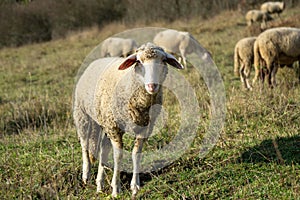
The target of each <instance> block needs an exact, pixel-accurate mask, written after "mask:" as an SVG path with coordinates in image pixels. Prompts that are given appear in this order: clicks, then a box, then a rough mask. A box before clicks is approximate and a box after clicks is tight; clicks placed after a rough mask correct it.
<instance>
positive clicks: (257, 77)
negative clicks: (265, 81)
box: [252, 66, 262, 84]
mask: <svg viewBox="0 0 300 200" xmlns="http://www.w3.org/2000/svg"><path fill="white" fill-rule="evenodd" d="M254 68H255V75H254V78H253V80H252V84H255V83H256V81H257V80H258V79H259V77H260V76H261V73H262V72H261V70H260V67H259V66H254Z"/></svg>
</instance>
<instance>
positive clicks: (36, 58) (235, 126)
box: [0, 0, 300, 199]
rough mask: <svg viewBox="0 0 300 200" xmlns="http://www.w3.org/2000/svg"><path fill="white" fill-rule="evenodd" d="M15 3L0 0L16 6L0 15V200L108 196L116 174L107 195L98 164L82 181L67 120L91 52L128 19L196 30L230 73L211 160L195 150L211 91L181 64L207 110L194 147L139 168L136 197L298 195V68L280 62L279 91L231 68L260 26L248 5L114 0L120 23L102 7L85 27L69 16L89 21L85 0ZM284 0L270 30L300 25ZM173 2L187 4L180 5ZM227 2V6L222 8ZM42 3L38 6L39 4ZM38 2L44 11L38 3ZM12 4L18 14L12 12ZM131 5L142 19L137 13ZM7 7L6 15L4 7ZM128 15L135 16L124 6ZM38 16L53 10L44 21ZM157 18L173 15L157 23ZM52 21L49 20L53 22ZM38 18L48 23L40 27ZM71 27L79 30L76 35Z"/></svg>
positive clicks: (126, 194) (162, 138)
mask: <svg viewBox="0 0 300 200" xmlns="http://www.w3.org/2000/svg"><path fill="white" fill-rule="evenodd" d="M11 2H12V1H5V4H3V3H1V6H4V7H6V6H8V7H9V8H10V9H11V10H10V11H11V12H8V11H7V10H3V11H2V10H1V12H0V15H1V18H0V21H1V29H0V31H1V34H0V35H1V36H0V40H1V41H6V42H7V43H5V44H4V43H2V42H1V44H2V49H1V50H0V58H1V59H0V91H1V93H0V155H1V157H0V197H1V198H2V199H96V198H98V199H105V198H106V199H109V198H110V196H109V194H110V192H111V188H110V186H109V181H110V179H111V171H108V178H107V180H106V183H107V187H106V188H105V191H104V193H102V194H96V193H95V191H96V186H95V184H94V181H95V176H96V171H97V167H96V166H95V167H94V168H93V175H92V180H91V181H90V183H89V184H88V185H87V186H83V185H82V183H81V181H82V180H81V148H80V145H79V141H78V139H77V135H76V130H75V127H74V124H73V120H72V92H73V87H74V78H75V76H76V73H77V70H78V69H79V67H80V65H81V62H82V61H83V60H84V58H85V57H86V55H87V54H88V53H89V52H90V51H91V50H92V49H93V48H94V47H95V46H96V45H98V44H99V43H100V42H101V41H102V40H103V39H105V38H107V37H108V36H111V35H112V34H114V33H118V32H120V31H123V30H126V29H128V28H132V27H143V26H145V25H149V26H160V27H168V28H174V29H177V30H184V31H189V32H191V33H192V34H193V36H194V37H195V38H196V39H197V40H198V41H199V42H200V43H201V44H202V45H203V46H204V47H205V48H206V49H208V50H209V51H210V52H211V53H212V55H213V58H214V61H215V63H216V65H217V66H218V68H219V70H220V72H221V74H222V78H223V80H224V84H225V88H226V96H227V100H226V105H227V113H226V122H225V127H224V129H223V130H222V133H221V138H220V140H219V141H218V143H217V145H216V146H215V148H214V149H213V150H212V151H211V152H210V153H209V154H208V155H207V156H206V157H205V158H200V157H199V148H200V147H199V145H200V143H201V138H202V135H203V133H205V130H206V128H207V124H208V122H209V103H210V102H209V96H208V94H207V90H206V87H205V84H204V83H203V82H201V81H199V77H194V76H193V73H188V72H184V74H185V76H187V78H188V79H189V80H190V81H191V83H192V85H193V86H194V87H195V88H196V91H197V92H196V93H197V96H198V100H199V106H200V108H201V109H203V115H202V116H203V118H202V119H201V123H200V124H199V128H198V130H197V136H198V137H197V138H196V139H195V141H194V143H193V144H192V146H191V148H190V150H189V151H188V152H186V153H185V154H184V156H182V157H181V158H180V159H179V160H177V161H175V162H174V163H172V164H171V165H169V166H168V167H165V168H164V169H161V170H160V171H158V172H152V173H146V174H142V175H141V176H142V177H141V180H142V184H143V187H142V189H141V191H140V193H139V196H138V198H139V199H165V198H167V199H299V198H300V196H299V194H300V136H299V132H300V123H299V121H300V85H299V78H298V77H297V76H296V69H289V68H283V69H280V70H279V72H278V87H277V88H275V89H273V90H270V89H268V88H265V89H264V90H263V91H260V90H258V89H257V88H256V89H255V90H254V91H253V92H249V91H245V90H243V88H242V87H241V83H240V81H239V78H237V77H234V76H233V48H234V45H235V43H236V42H237V41H238V40H239V39H241V38H243V37H245V36H249V35H255V34H258V33H259V32H260V30H259V28H258V27H259V26H253V27H251V28H249V27H246V22H245V20H244V15H243V12H244V11H245V10H244V8H245V7H243V6H244V5H243V4H239V5H238V4H237V3H236V4H235V3H234V2H235V1H232V2H233V3H229V2H231V1H228V2H227V1H211V4H210V5H205V4H203V5H205V6H208V7H207V10H210V12H207V13H206V14H204V13H201V12H199V13H198V14H197V12H196V11H194V9H192V10H190V12H189V14H185V13H188V10H189V9H190V8H188V6H192V5H194V7H195V10H197V9H201V7H200V6H199V7H198V8H197V7H196V6H195V4H196V3H195V2H194V1H190V3H191V4H190V5H186V4H184V5H183V4H182V3H181V2H182V1H180V0H178V1H174V2H173V1H172V4H171V5H172V6H168V4H163V5H162V6H161V7H159V8H161V10H164V9H166V10H167V11H169V15H167V14H166V12H160V13H157V12H153V13H152V11H151V9H152V7H149V6H145V9H146V8H148V9H149V10H148V11H147V12H142V9H138V7H139V6H140V7H143V6H144V5H149V3H148V1H143V2H144V4H141V3H140V1H138V0H136V1H130V0H128V1H126V5H130V6H128V7H126V8H127V9H129V8H130V9H129V10H127V9H125V11H124V9H123V7H122V6H125V4H124V5H123V1H120V4H113V5H112V7H111V8H112V9H113V11H114V14H116V18H118V17H117V16H118V15H119V16H120V18H119V20H117V21H114V19H112V18H111V19H108V21H105V20H106V18H105V16H106V15H104V14H103V15H99V17H100V18H99V19H102V18H101V16H102V17H103V19H105V20H104V21H101V20H100V21H99V22H100V23H99V24H100V25H99V24H98V25H97V26H96V27H95V26H93V28H84V29H83V27H87V26H89V25H84V26H79V25H78V26H76V25H75V24H76V23H79V24H81V22H77V20H78V18H73V17H71V16H73V15H70V13H74V16H81V17H80V19H82V20H87V21H88V19H89V18H88V14H87V13H88V12H86V10H84V9H83V5H84V4H85V3H84V2H85V1H64V0H63V1H62V2H65V4H62V5H60V3H59V2H58V1H55V0H53V1H46V0H40V1H38V0H36V1H32V2H29V1H28V2H21V3H20V2H19V3H18V4H16V3H14V2H13V3H11ZM49 2H52V3H53V4H51V5H53V6H58V5H60V6H58V7H57V8H56V9H59V8H62V7H61V6H65V10H63V11H64V12H63V13H61V12H58V11H57V10H56V9H51V8H53V7H51V6H49V5H50V4H46V3H49ZM86 2H89V3H86V6H87V7H88V8H90V7H93V6H92V5H98V6H100V7H101V5H102V6H104V4H105V3H107V5H108V4H109V1H107V2H106V1H101V2H102V3H103V4H102V3H101V4H100V3H99V2H98V1H86ZM91 2H94V3H95V4H93V3H91ZM137 2H139V4H137ZM149 2H150V1H149ZM164 2H168V1H164ZM176 2H179V3H180V4H176ZM185 2H186V1H185ZM241 2H242V1H241ZM247 2H248V3H247V4H246V5H245V6H246V7H256V6H257V5H256V4H253V5H252V4H250V3H249V2H250V1H247ZM252 2H253V1H252ZM147 3H148V4H147ZM288 3H289V4H288V5H289V6H288V7H287V10H286V11H284V12H283V13H282V16H281V19H279V18H276V19H275V20H274V21H273V22H272V23H271V24H270V27H275V26H294V27H298V28H299V27H300V14H299V9H300V7H299V6H298V4H297V2H296V1H288ZM43 5H47V6H43ZM70 5H72V6H75V5H76V6H77V9H78V10H77V11H76V9H74V10H73V9H67V8H68V6H70ZM138 5H139V6H138ZM142 5H143V6H142ZM176 5H180V6H179V7H178V6H177V7H176ZM226 5H228V7H226ZM114 6H116V7H114ZM185 6H186V7H185ZM218 6H219V7H218ZM222 6H223V8H224V9H225V8H228V9H225V10H224V11H222V9H221V8H222ZM39 7H40V11H39V9H37V8H39ZM100 7H99V8H100ZM34 8H35V9H34ZM103 8H106V6H104V7H103ZM203 8H204V7H203ZM203 8H202V9H203ZM218 8H219V9H218ZM1 9H3V7H1ZM31 9H32V10H31ZM43 9H46V10H48V11H49V12H42V10H43ZM90 9H92V8H90ZM153 9H154V7H153ZM155 9H156V10H157V9H158V8H157V7H156V8H155ZM176 9H177V11H176ZM178 9H179V10H180V11H179V12H178ZM185 9H186V10H185ZM16 10H17V11H18V12H17V13H18V14H16V15H12V13H14V12H15V11H16ZM29 10H31V11H32V12H29ZM33 11H34V12H33ZM50 11H51V12H53V13H51V12H50ZM134 11H135V13H136V17H133V15H134ZM150 11H151V12H150ZM4 12H6V15H4V14H3V13H4ZM56 12H57V13H56ZM105 12H106V9H103V13H105ZM107 12H108V11H107ZM130 12H132V14H129V13H130ZM172 12H175V13H177V14H178V15H175V14H174V13H173V14H174V15H172ZM20 13H22V14H20ZM32 13H35V14H32ZM75 13H76V14H75ZM89 13H92V11H91V12H89ZM148 13H152V15H151V16H150V14H148ZM155 13H157V16H156V17H154V16H155ZM23 14H24V15H23ZM8 15H10V16H13V17H11V18H12V19H15V21H9V20H11V19H9V17H7V16H8ZM85 15H87V16H85ZM3 16H5V18H3ZM25 16H26V17H25ZM33 16H36V17H37V18H38V19H39V20H34V22H41V23H37V24H36V23H33V21H31V20H32V19H36V18H31V17H33ZM40 16H46V17H45V18H43V17H41V18H40ZM50 16H52V17H53V18H52V17H50ZM58 16H64V17H58ZM95 16H97V15H93V17H92V18H93V20H94V17H95ZM130 16H131V17H130ZM141 16H143V17H141ZM158 16H160V17H158ZM162 16H165V18H166V19H165V20H162V19H161V17H162ZM177 16H178V18H177ZM27 17H28V18H27ZM56 17H57V18H56ZM85 17H86V18H85ZM151 17H153V18H151ZM168 17H169V18H168ZM138 18H139V20H137V19H138ZM2 19H7V24H6V26H3V25H2V24H3V23H4V21H5V20H2ZM41 19H44V20H41ZM125 19H126V20H125ZM23 20H24V21H23ZM26 20H28V21H26ZM40 20H41V21H40ZM47 20H48V21H47ZM127 20H128V21H127ZM111 21H113V22H111ZM9 22H10V23H9ZM25 22H26V23H29V25H30V27H32V28H33V27H38V28H37V29H31V28H30V29H26V28H25V27H26V26H23V25H24V24H25ZM30 22H31V23H30ZM75 22H76V23H75ZM108 22H110V23H108ZM49 24H50V25H51V26H50V27H51V29H47V28H46V27H48V26H47V25H49ZM82 24H85V23H82ZM92 24H97V21H92V22H90V25H92ZM29 25H28V24H27V26H29ZM2 27H8V28H7V29H3V28H2ZM10 27H13V29H10ZM40 27H45V29H39V28H40ZM74 29H81V30H77V31H76V32H70V31H71V30H74ZM9 30H16V31H9ZM17 30H20V31H17ZM38 30H41V32H39V31H38ZM42 30H49V32H51V34H50V35H51V39H53V38H56V39H55V40H53V41H51V42H50V41H49V42H44V43H40V44H28V45H24V46H22V47H4V46H6V45H8V46H15V45H21V44H25V43H28V42H30V43H31V42H37V41H42V39H41V40H35V39H30V40H28V41H27V40H24V41H23V38H21V36H22V35H23V34H24V35H26V34H29V35H35V34H36V35H40V34H42V33H44V31H42ZM63 30H64V31H63ZM3 31H7V33H9V34H15V35H18V36H15V37H14V39H13V40H11V36H7V35H6V34H2V32H3ZM46 32H47V31H46ZM37 33H39V34H37ZM61 36H64V37H61ZM22 37H23V36H22ZM24 37H25V36H24ZM26 37H27V36H26ZM3 38H6V39H3ZM19 38H21V39H20V42H19V43H17V42H16V41H19ZM28 38H31V36H28ZM10 40H11V41H10ZM190 67H191V66H190ZM297 67H299V66H298V65H296V66H295V68H297ZM190 70H192V69H190ZM252 74H253V73H252ZM170 102H172V103H170ZM173 102H174V101H172V99H171V100H170V99H168V98H167V99H166V102H165V103H166V106H167V108H168V109H169V110H172V111H173V112H174V113H175V114H174V116H175V115H176V112H177V111H178V108H177V107H176V105H175V106H174V105H173ZM173 106H174V107H173ZM170 115H171V117H172V116H173V113H172V112H170ZM173 123H176V122H173ZM170 127H172V124H170ZM168 133H169V132H168V130H167V129H166V130H162V132H161V135H157V136H156V137H155V138H157V139H158V140H159V141H158V142H159V143H160V144H162V145H164V144H165V143H164V142H166V141H168V140H169V139H170V138H168V137H167V135H168ZM152 139H153V138H152ZM158 142H155V141H149V143H148V146H146V148H149V149H151V148H157V146H155V145H157V144H158ZM129 144H130V143H129ZM130 178H131V174H128V173H122V189H123V193H122V195H121V196H120V199H128V198H130V190H129V183H130Z"/></svg>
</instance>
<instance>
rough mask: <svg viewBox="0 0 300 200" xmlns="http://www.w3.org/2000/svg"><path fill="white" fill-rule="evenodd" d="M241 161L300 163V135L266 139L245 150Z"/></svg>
mask: <svg viewBox="0 0 300 200" xmlns="http://www.w3.org/2000/svg"><path fill="white" fill-rule="evenodd" d="M240 161H241V162H246V163H262V162H265V163H269V162H278V163H280V164H286V165H290V164H295V163H297V164H300V135H297V136H293V137H279V138H274V139H268V140H264V141H263V142H262V143H260V144H259V145H256V146H254V147H252V148H249V149H248V150H247V151H245V152H244V153H243V154H242V155H241V157H240Z"/></svg>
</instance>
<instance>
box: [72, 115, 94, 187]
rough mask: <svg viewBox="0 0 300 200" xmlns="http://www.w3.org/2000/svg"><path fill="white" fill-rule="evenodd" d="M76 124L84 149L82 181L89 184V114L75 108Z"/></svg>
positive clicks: (82, 149)
mask: <svg viewBox="0 0 300 200" xmlns="http://www.w3.org/2000/svg"><path fill="white" fill-rule="evenodd" d="M74 119H75V125H76V128H77V134H78V137H79V139H80V145H81V151H82V181H83V183H84V184H87V181H88V179H89V178H90V170H91V162H90V159H89V149H88V147H89V144H88V142H89V137H90V132H91V127H90V126H91V121H90V118H89V117H88V115H86V114H85V112H84V111H83V110H81V109H75V110H74Z"/></svg>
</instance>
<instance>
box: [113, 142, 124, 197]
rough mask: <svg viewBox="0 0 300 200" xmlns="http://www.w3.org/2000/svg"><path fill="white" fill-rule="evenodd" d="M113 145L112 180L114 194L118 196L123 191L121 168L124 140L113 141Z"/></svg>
mask: <svg viewBox="0 0 300 200" xmlns="http://www.w3.org/2000/svg"><path fill="white" fill-rule="evenodd" d="M111 143H112V146H113V153H114V174H113V178H112V181H111V186H112V189H113V191H112V196H113V197H116V196H117V195H118V194H119V193H120V192H121V184H120V170H121V160H122V157H123V143H122V140H120V142H116V141H113V140H112V141H111Z"/></svg>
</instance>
